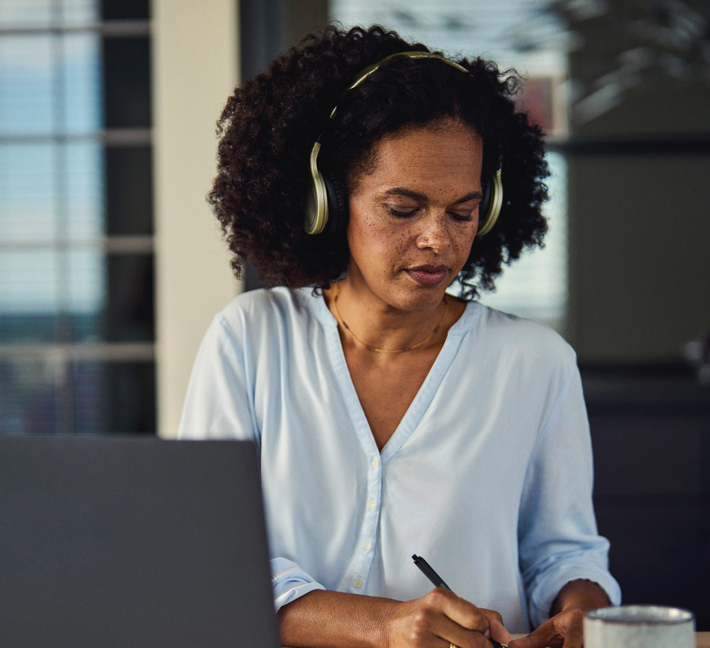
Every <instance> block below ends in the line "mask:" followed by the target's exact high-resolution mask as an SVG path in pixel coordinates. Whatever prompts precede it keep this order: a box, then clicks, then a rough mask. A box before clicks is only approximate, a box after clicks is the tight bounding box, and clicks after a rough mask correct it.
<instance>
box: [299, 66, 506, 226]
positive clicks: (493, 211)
mask: <svg viewBox="0 0 710 648" xmlns="http://www.w3.org/2000/svg"><path fill="white" fill-rule="evenodd" d="M395 56H406V57H408V58H411V59H420V58H421V59H423V58H426V59H439V60H440V61H443V62H444V63H446V64H447V65H450V66H451V67H455V68H456V69H457V70H460V71H461V72H465V73H466V74H468V70H467V69H466V68H465V67H463V65H459V64H458V63H456V62H454V61H450V60H449V59H447V58H444V57H443V56H439V55H438V54H431V53H429V52H397V53H395V54H390V55H389V56H386V57H385V58H383V59H381V60H380V61H377V63H374V64H372V65H370V66H368V67H366V68H365V69H364V70H362V71H361V72H359V73H358V74H357V75H356V76H355V79H354V80H353V83H352V85H350V87H348V88H346V90H345V91H344V92H343V94H345V93H346V92H348V91H349V90H352V89H353V88H356V87H357V86H359V85H360V84H361V83H362V82H363V81H364V80H365V79H367V78H368V77H369V76H370V75H371V74H372V73H373V72H374V71H375V70H377V68H379V67H380V66H381V65H382V64H383V63H384V62H385V61H389V60H390V59H391V58H394V57H395ZM341 96H342V95H341ZM337 110H338V106H335V108H333V110H332V111H331V113H330V119H333V117H335V113H336V112H337ZM321 135H322V134H321ZM320 138H321V136H319V137H318V140H317V141H316V143H315V144H314V145H313V148H312V149H311V156H310V167H311V178H312V180H313V182H312V183H311V188H310V191H309V192H308V201H307V203H306V219H305V222H304V224H303V227H304V229H305V230H306V234H320V233H321V232H322V231H323V230H324V229H325V226H326V223H327V222H328V216H329V214H328V193H327V191H326V188H325V180H324V179H323V175H322V174H321V172H320V171H319V170H318V153H319V152H320V146H321V145H320ZM502 206H503V182H502V180H501V174H500V169H498V171H497V172H496V174H495V177H494V178H493V186H492V187H491V201H490V205H489V208H488V214H486V218H485V220H484V222H483V225H482V226H481V227H479V229H478V232H477V233H476V236H483V235H484V234H488V232H490V231H491V229H492V228H493V226H494V225H495V224H496V221H497V220H498V216H499V215H500V210H501V208H502Z"/></svg>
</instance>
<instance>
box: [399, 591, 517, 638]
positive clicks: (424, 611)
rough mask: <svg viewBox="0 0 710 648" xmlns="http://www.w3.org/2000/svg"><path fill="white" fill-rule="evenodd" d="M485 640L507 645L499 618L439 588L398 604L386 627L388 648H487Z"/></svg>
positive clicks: (491, 612) (496, 613)
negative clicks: (456, 647) (489, 639)
mask: <svg viewBox="0 0 710 648" xmlns="http://www.w3.org/2000/svg"><path fill="white" fill-rule="evenodd" d="M488 638H493V639H495V640H496V641H498V642H500V643H506V644H507V643H508V642H509V641H510V635H509V634H508V631H507V630H506V629H505V627H504V626H503V619H502V617H501V615H500V614H498V612H495V611H493V610H486V609H484V608H479V607H476V606H475V605H474V604H473V603H470V602H469V601H466V600H465V599H462V598H460V597H458V596H456V594H454V593H453V592H451V591H450V590H446V589H443V588H439V587H437V588H436V589H433V590H432V591H431V592H429V593H428V594H427V595H426V596H423V597H422V598H419V599H415V600H413V601H405V602H403V603H400V604H399V605H398V606H397V607H396V608H394V610H393V614H392V616H391V618H390V619H389V622H388V624H387V640H388V641H387V645H388V646H389V648H400V647H401V648H404V647H406V648H449V646H450V645H451V644H453V645H454V646H458V647H459V648H490V647H491V644H490V642H488Z"/></svg>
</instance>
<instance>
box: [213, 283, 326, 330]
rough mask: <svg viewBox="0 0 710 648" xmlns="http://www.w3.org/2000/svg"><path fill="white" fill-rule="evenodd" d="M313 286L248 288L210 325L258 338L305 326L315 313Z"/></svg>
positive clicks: (315, 297) (316, 298)
mask: <svg viewBox="0 0 710 648" xmlns="http://www.w3.org/2000/svg"><path fill="white" fill-rule="evenodd" d="M312 292H313V289H312V288H310V287H309V288H297V289H289V288H284V287H277V288H270V289H260V290H250V291H249V292H245V293H242V294H240V295H238V296H237V297H235V298H234V299H232V301H230V302H229V304H227V306H225V307H224V308H223V309H222V310H221V311H220V312H219V313H218V314H217V315H216V316H215V318H214V320H213V322H212V328H218V329H222V330H223V332H224V333H226V334H229V335H232V336H236V337H237V338H244V337H246V338H258V337H261V336H263V335H271V336H273V335H275V334H278V333H279V332H282V333H284V332H286V331H288V330H292V329H294V328H299V327H302V326H307V323H308V322H309V321H311V320H312V319H313V318H314V317H315V316H316V311H317V308H318V304H317V301H318V300H319V299H321V298H320V297H319V296H317V295H313V294H312Z"/></svg>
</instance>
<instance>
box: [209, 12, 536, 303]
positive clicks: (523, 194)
mask: <svg viewBox="0 0 710 648" xmlns="http://www.w3.org/2000/svg"><path fill="white" fill-rule="evenodd" d="M415 50H417V51H423V52H428V51H429V50H428V49H427V48H426V47H425V46H424V45H422V44H420V43H415V44H412V43H408V42H406V41H405V40H403V39H401V38H400V37H399V36H398V35H397V34H396V33H395V32H392V31H387V30H385V29H384V28H383V27H381V26H379V25H375V26H373V27H370V28H369V29H362V28H360V27H355V28H353V29H350V30H349V31H344V30H342V29H340V28H338V27H335V26H330V27H328V28H327V29H326V30H325V31H324V32H323V33H322V34H321V35H318V36H313V35H311V36H308V37H306V38H305V39H304V40H303V41H302V42H301V44H300V45H299V46H298V47H295V48H293V49H291V50H290V51H289V52H287V53H286V54H283V55H282V56H280V57H279V58H277V59H276V60H275V61H273V63H272V64H271V65H270V66H269V68H268V70H267V71H266V72H264V73H263V74H259V75H258V76H256V77H255V78H254V79H252V80H250V81H246V82H245V83H244V84H243V85H242V86H241V87H238V88H237V89H236V90H235V91H234V94H233V95H232V96H231V97H230V98H229V100H228V102H227V105H226V107H225V109H224V112H223V113H222V116H221V118H220V121H219V125H218V133H219V134H220V135H221V141H220V144H219V151H218V175H217V178H216V179H215V183H214V187H213V190H212V191H211V193H210V194H209V201H210V203H211V204H212V207H213V209H214V211H215V213H216V215H217V218H218V219H219V221H220V223H221V224H222V229H223V230H224V232H225V234H226V236H227V241H228V244H229V247H230V249H231V251H232V253H233V258H232V267H233V268H234V271H235V273H236V274H237V276H238V277H239V276H241V273H242V270H243V266H244V261H245V260H248V261H249V262H251V263H252V264H253V265H254V266H255V267H256V268H257V270H258V276H259V278H260V279H261V280H262V281H264V282H266V283H267V284H268V285H270V286H275V285H285V286H289V287H294V288H295V287H301V286H311V285H313V286H317V287H327V286H328V285H329V283H330V281H332V280H334V279H336V278H337V277H339V276H340V275H341V274H342V272H343V271H344V270H345V268H346V266H347V263H348V255H349V253H348V246H347V240H346V235H345V233H344V232H336V233H327V232H325V233H323V234H319V235H316V236H310V235H308V234H306V233H305V231H304V228H303V223H304V214H305V209H306V201H307V194H308V187H309V185H310V182H311V181H310V170H309V156H310V152H311V148H312V147H313V143H314V142H315V141H316V140H317V139H318V138H319V136H320V137H321V142H322V150H321V153H320V155H319V160H318V164H319V166H320V167H321V168H327V169H328V173H329V174H330V175H331V177H333V178H334V179H337V181H339V182H341V183H343V186H346V187H347V188H348V189H349V190H350V191H352V189H353V188H354V186H355V184H356V183H357V180H358V177H359V175H360V174H361V173H362V172H363V171H366V170H367V169H368V167H371V166H372V163H373V159H372V157H373V147H374V145H375V144H376V143H377V142H378V140H380V138H382V137H383V136H385V135H388V134H392V133H396V132H398V131H401V130H402V129H404V128H407V127H412V126H419V125H422V126H423V125H427V124H434V123H437V122H441V121H446V120H449V119H451V120H454V121H456V122H459V123H462V124H464V125H467V126H469V127H471V128H473V129H474V130H475V131H476V132H477V133H478V134H479V135H480V136H481V138H482V139H483V170H482V177H483V179H484V180H486V179H488V178H491V177H492V176H493V174H494V173H495V171H496V169H498V168H499V167H500V169H501V173H502V179H503V187H504V204H503V208H502V211H501V214H500V217H499V219H498V222H497V223H496V225H495V227H494V228H493V230H492V231H491V232H490V233H488V234H487V235H486V236H484V237H481V238H477V239H476V240H475V242H474V245H473V246H472V249H471V254H470V256H469V258H468V261H467V262H466V264H465V265H464V267H463V269H462V271H461V273H460V274H459V276H458V278H457V279H458V281H459V282H460V283H461V288H462V291H461V292H462V295H464V296H465V297H467V298H472V297H474V296H475V295H476V294H477V289H476V285H475V284H474V281H476V282H478V285H479V286H481V287H482V288H484V289H488V290H492V289H493V288H494V281H493V280H494V278H495V277H496V276H497V275H499V274H500V272H501V264H502V263H510V262H511V261H513V260H514V259H517V258H518V257H519V256H520V252H521V251H522V249H523V248H524V247H533V246H535V245H538V246H542V239H543V237H544V235H545V232H546V229H547V225H546V222H545V219H544V218H543V216H542V215H541V213H540V209H541V205H542V203H543V201H544V200H545V199H546V198H547V187H546V186H545V184H544V183H543V179H544V178H545V177H546V176H547V175H549V174H548V171H547V164H546V162H545V160H544V157H543V156H544V150H543V142H542V133H541V131H540V130H539V129H538V128H537V127H536V126H534V125H531V124H530V123H529V122H528V120H527V116H526V115H525V113H523V112H520V111H518V110H517V109H516V106H515V104H514V102H513V96H514V94H515V92H516V91H517V89H518V87H519V80H518V79H517V78H516V77H515V76H514V75H512V74H511V73H510V72H504V73H501V72H499V70H498V68H497V66H496V65H495V64H494V63H491V62H487V61H484V60H482V59H480V58H476V59H474V60H468V59H465V58H464V59H461V60H459V61H457V62H458V63H459V64H460V65H462V66H463V67H464V68H466V69H467V70H468V71H469V72H470V74H468V75H466V74H463V73H462V72H461V71H459V70H456V69H455V68H454V67H453V66H450V65H448V64H446V63H444V62H441V61H437V60H436V59H431V58H427V59H412V58H408V57H403V56H397V57H394V58H392V59H390V60H388V61H386V62H385V63H383V64H382V66H381V67H380V68H379V69H378V70H377V72H376V73H375V74H373V75H371V76H370V77H369V78H368V79H367V81H365V82H364V83H362V84H360V85H359V86H357V87H356V88H354V89H352V90H350V91H348V92H346V90H347V88H349V87H350V85H351V84H352V80H353V78H354V77H355V76H356V75H357V74H358V73H359V72H360V71H362V70H363V69H364V68H366V67H367V66H369V65H372V64H374V63H376V62H378V61H380V60H381V59H383V58H385V57H386V56H389V55H391V54H395V53H398V52H405V51H415ZM343 93H344V94H343ZM336 105H337V106H338V110H337V112H336V114H335V116H334V118H333V119H330V118H329V116H330V113H331V111H332V110H333V108H334V107H335V106H336Z"/></svg>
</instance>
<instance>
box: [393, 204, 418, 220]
mask: <svg viewBox="0 0 710 648" xmlns="http://www.w3.org/2000/svg"><path fill="white" fill-rule="evenodd" d="M387 209H388V210H389V212H390V214H392V216H396V217H397V218H409V217H410V216H414V214H416V213H417V212H418V211H419V210H418V209H412V210H411V211H399V210H397V209H395V208H394V207H387Z"/></svg>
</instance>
